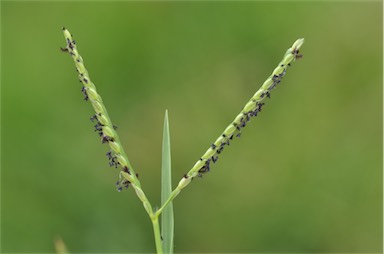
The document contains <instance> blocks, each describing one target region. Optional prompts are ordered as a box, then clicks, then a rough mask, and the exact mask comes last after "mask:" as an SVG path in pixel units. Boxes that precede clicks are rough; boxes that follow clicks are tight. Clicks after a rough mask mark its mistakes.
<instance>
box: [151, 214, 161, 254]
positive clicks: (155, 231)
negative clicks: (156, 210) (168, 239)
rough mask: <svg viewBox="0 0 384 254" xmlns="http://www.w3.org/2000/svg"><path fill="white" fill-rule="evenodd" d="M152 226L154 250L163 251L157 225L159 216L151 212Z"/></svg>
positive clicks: (159, 252)
mask: <svg viewBox="0 0 384 254" xmlns="http://www.w3.org/2000/svg"><path fill="white" fill-rule="evenodd" d="M150 217H151V221H152V226H153V235H154V237H155V245H156V252H157V253H158V254H162V253H163V246H162V241H161V233H160V225H159V216H158V215H156V214H152V215H151V216H150Z"/></svg>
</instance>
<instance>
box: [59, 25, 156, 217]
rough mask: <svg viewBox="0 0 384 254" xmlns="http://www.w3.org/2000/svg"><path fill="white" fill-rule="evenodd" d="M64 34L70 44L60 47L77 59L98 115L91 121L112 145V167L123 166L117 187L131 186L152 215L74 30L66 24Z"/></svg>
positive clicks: (85, 92) (85, 89) (84, 89)
mask: <svg viewBox="0 0 384 254" xmlns="http://www.w3.org/2000/svg"><path fill="white" fill-rule="evenodd" d="M63 33H64V37H65V40H66V43H67V45H66V47H65V48H61V50H62V51H63V52H67V53H69V55H70V56H71V57H72V59H73V61H74V62H75V66H76V70H77V72H78V74H79V80H80V82H81V83H82V85H83V86H82V88H81V92H82V93H83V95H84V100H85V101H90V102H91V104H92V107H93V109H94V111H95V114H94V115H93V116H92V117H91V118H90V120H91V121H92V122H93V123H95V126H94V127H95V131H96V132H97V133H98V134H99V136H100V140H101V143H103V144H108V145H109V147H110V151H108V152H107V154H106V155H107V158H108V160H109V165H110V166H111V167H115V168H119V167H120V168H121V171H120V173H119V180H118V181H117V183H116V186H117V190H118V191H121V190H122V189H123V188H128V187H129V186H132V187H133V189H134V190H135V192H136V194H137V196H138V197H139V199H140V200H141V202H143V205H144V208H145V210H146V211H147V213H148V214H149V215H150V216H152V215H153V210H152V206H151V204H150V202H149V201H148V199H147V197H146V196H145V194H144V192H143V190H142V189H141V184H140V181H139V179H138V174H137V173H135V171H134V170H133V168H132V166H131V164H130V162H129V160H128V157H127V155H126V153H125V151H124V149H123V146H122V144H121V142H120V139H119V136H118V135H117V132H116V129H117V127H116V126H115V125H113V124H112V122H111V119H110V118H109V116H108V112H107V110H106V108H105V106H104V103H103V100H102V99H101V96H100V95H99V94H98V93H97V90H96V87H95V85H94V84H93V82H92V81H91V79H90V77H89V74H88V71H87V69H86V68H85V66H84V61H83V58H82V57H81V56H80V55H79V52H78V51H77V46H76V42H75V40H73V39H72V35H71V33H70V32H69V31H68V30H67V29H66V28H64V27H63Z"/></svg>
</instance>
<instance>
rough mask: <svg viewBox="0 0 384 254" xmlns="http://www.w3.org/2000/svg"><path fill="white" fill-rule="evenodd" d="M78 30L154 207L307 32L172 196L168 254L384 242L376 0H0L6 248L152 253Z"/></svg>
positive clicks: (364, 248) (357, 248)
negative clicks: (104, 129)
mask: <svg viewBox="0 0 384 254" xmlns="http://www.w3.org/2000/svg"><path fill="white" fill-rule="evenodd" d="M62 26H66V27H67V28H68V29H69V30H70V31H71V33H72V34H73V35H74V38H75V40H76V41H77V44H78V48H79V51H80V53H81V54H82V56H83V58H84V60H85V64H86V66H87V68H88V70H89V73H90V75H91V78H92V80H93V81H94V83H95V84H96V86H97V88H98V91H99V92H100V94H101V95H102V97H103V99H104V102H105V104H106V106H107V108H108V111H109V114H110V116H111V118H112V120H113V122H114V123H115V124H116V125H117V126H119V129H118V131H119V134H120V137H121V138H122V142H123V144H124V146H125V148H126V151H127V154H128V156H129V158H130V160H131V162H132V164H133V166H134V167H135V169H136V171H137V172H138V173H139V174H140V179H141V181H142V185H143V188H144V190H145V191H146V193H147V195H148V197H149V198H150V200H151V202H152V204H153V205H159V200H160V193H159V190H160V184H159V183H160V165H161V135H162V126H163V123H162V121H163V116H164V112H165V110H166V109H168V110H169V114H170V130H171V142H172V161H173V165H172V167H173V181H174V185H176V183H177V182H178V181H179V180H180V178H181V177H182V176H183V174H184V173H186V172H187V171H188V170H189V169H190V168H191V166H192V165H193V164H194V163H195V161H196V160H197V159H198V158H199V157H200V156H201V155H202V153H203V152H204V151H205V150H206V149H207V148H208V146H209V145H210V144H211V143H212V141H214V140H215V139H216V137H217V136H218V135H220V134H221V132H222V131H223V130H224V128H225V127H226V126H227V125H228V124H229V123H230V122H231V121H232V119H233V118H234V117H235V115H236V114H237V113H238V112H239V111H240V110H241V108H242V107H243V105H244V104H245V102H246V101H247V100H248V99H249V98H250V97H251V96H252V95H253V93H254V92H255V91H256V90H257V89H258V88H259V86H260V85H261V84H262V82H263V81H264V80H265V79H266V78H267V77H268V76H269V75H270V73H271V72H272V70H273V69H274V68H275V66H276V65H277V63H278V62H279V61H280V60H281V59H282V56H283V55H284V53H285V51H286V49H287V48H288V47H290V46H291V45H292V43H293V42H294V41H295V40H296V39H297V38H301V37H304V38H305V40H306V42H305V44H304V46H303V48H302V52H303V54H304V58H303V59H302V60H300V61H298V62H296V63H294V65H293V67H292V68H290V69H289V70H288V73H287V75H286V76H285V78H284V80H283V82H282V83H281V85H280V86H279V87H278V88H277V89H276V90H274V91H273V92H272V96H271V97H272V98H271V99H270V100H268V101H267V104H266V107H265V108H264V110H263V112H262V113H261V114H260V115H259V116H258V117H257V118H255V119H253V120H252V121H251V123H250V124H249V125H248V127H247V128H246V129H245V130H244V132H243V135H242V137H241V138H240V139H237V140H235V142H233V143H232V145H231V147H230V148H228V149H226V150H225V151H224V153H223V154H222V156H221V158H220V160H219V162H218V164H216V165H215V166H214V167H213V169H212V171H211V172H210V173H209V174H207V175H205V176H204V178H203V179H196V180H194V181H193V182H192V184H191V185H190V186H189V187H188V188H186V189H185V191H183V193H182V194H181V195H180V196H179V197H178V198H177V199H176V200H175V202H174V208H175V251H176V252H274V253H277V252H301V253H303V252H308V253H310V252H312V253H314V252H323V253H336V252H344V253H358V252H377V253H378V252H381V251H382V237H383V234H382V225H383V223H382V222H383V221H382V207H383V206H382V198H383V195H382V180H383V175H382V161H383V160H382V152H383V150H382V141H383V136H382V122H383V118H382V117H383V111H382V95H383V92H382V82H383V80H382V77H383V75H382V67H383V66H382V56H383V51H382V38H383V32H382V3H381V2H379V1H377V2H360V3H358V2H323V3H322V2H303V1H299V2H275V1H273V2H248V1H244V2H230V1H228V2H216V1H213V2H204V1H201V2H174V1H169V2H152V1H148V2H135V1H134V2H73V1H71V2H12V1H9V2H4V1H2V2H1V35H2V39H1V46H2V48H1V53H2V55H1V60H2V62H1V85H2V86H1V89H2V90H1V113H2V118H1V127H2V128H1V131H2V132H1V134H2V135H1V158H2V161H1V251H2V252H35V253H38V252H39V253H44V252H45V253H47V252H54V245H53V240H54V239H55V238H56V237H61V238H62V239H63V240H64V241H65V243H66V245H67V247H68V248H69V250H70V251H71V252H72V253H75V252H83V253H90V252H98V253H117V252H120V253H121V252H153V251H154V250H155V248H154V243H153V234H152V226H151V223H150V220H149V219H148V217H147V215H146V213H145V211H144V209H143V207H142V205H141V203H140V202H139V200H138V199H137V197H136V196H135V194H134V192H133V191H132V189H129V190H127V191H123V192H121V193H118V192H116V190H115V186H114V183H115V181H116V180H117V175H118V170H115V169H111V168H109V167H108V162H107V159H106V157H105V156H104V154H105V153H106V152H107V150H108V149H107V147H106V146H105V145H101V142H100V140H99V138H98V136H97V134H95V133H94V132H93V126H92V123H91V122H90V121H89V117H90V116H91V115H92V109H91V105H90V104H89V103H86V102H84V101H83V96H82V94H81V92H80V89H81V85H80V84H79V82H78V79H77V73H76V71H75V67H74V64H73V62H72V59H71V58H70V57H69V56H68V55H66V54H63V53H61V52H60V50H59V47H60V46H65V41H64V38H63V35H62V31H61V27H62Z"/></svg>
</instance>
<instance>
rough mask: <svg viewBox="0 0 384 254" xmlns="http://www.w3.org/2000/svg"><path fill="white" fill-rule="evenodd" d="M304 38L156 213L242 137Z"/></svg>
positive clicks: (296, 44)
mask: <svg viewBox="0 0 384 254" xmlns="http://www.w3.org/2000/svg"><path fill="white" fill-rule="evenodd" d="M303 43H304V39H303V38H302V39H298V40H296V41H295V42H294V43H293V45H292V47H290V48H289V49H288V50H287V51H286V53H285V55H284V57H283V60H281V62H280V63H279V64H278V65H277V67H276V68H275V69H274V70H273V72H272V74H271V75H270V76H269V77H268V78H267V80H266V81H265V82H264V83H263V85H262V86H261V88H260V89H259V90H258V91H257V92H256V93H255V94H254V95H253V96H252V98H251V99H250V100H249V101H248V102H247V103H246V104H245V106H244V108H243V110H242V111H241V112H240V113H239V114H238V115H237V116H236V117H235V119H234V120H233V121H232V122H231V123H230V124H229V125H228V127H227V128H226V129H225V130H224V132H223V133H222V134H221V135H220V136H219V137H218V138H217V139H216V141H215V142H214V143H212V144H211V146H210V147H209V148H208V150H207V151H206V152H205V153H204V155H203V156H202V157H201V158H200V159H199V160H198V161H197V162H196V163H195V165H194V166H193V167H192V169H190V170H189V171H188V173H187V174H185V175H184V177H183V178H182V179H181V180H180V182H179V184H178V185H177V187H176V188H175V189H174V190H173V191H172V193H171V195H170V196H169V198H168V200H167V201H165V202H164V204H163V205H162V206H161V207H160V208H159V209H158V210H157V211H156V213H155V214H161V212H162V211H163V210H164V208H165V207H166V206H167V205H168V204H169V203H171V201H173V200H174V199H175V198H176V197H177V195H179V193H180V192H181V190H182V189H184V188H185V187H186V186H188V184H189V183H190V182H191V181H192V179H193V178H195V177H196V176H202V174H204V173H207V172H209V170H210V165H211V163H216V161H217V160H218V156H219V154H220V153H221V152H222V151H223V150H224V148H225V147H226V146H229V144H230V142H231V141H232V140H233V138H234V136H236V137H240V135H241V130H242V128H244V127H245V126H246V124H247V123H248V122H249V121H250V119H251V117H255V116H257V114H258V113H259V112H260V111H261V109H262V107H263V105H264V104H265V103H263V102H262V101H263V100H264V99H265V98H270V92H271V90H272V89H273V88H275V87H276V86H277V85H278V84H279V83H280V81H281V80H282V78H283V77H284V75H285V74H286V71H287V69H288V67H289V66H291V63H292V62H294V61H295V60H296V59H298V58H301V57H302V55H301V54H299V49H300V47H301V46H302V45H303Z"/></svg>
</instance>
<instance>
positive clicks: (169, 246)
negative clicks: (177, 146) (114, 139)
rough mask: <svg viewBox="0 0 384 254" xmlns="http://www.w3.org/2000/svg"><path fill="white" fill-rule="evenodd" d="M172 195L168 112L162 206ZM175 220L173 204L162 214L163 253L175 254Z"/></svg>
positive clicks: (165, 118)
mask: <svg viewBox="0 0 384 254" xmlns="http://www.w3.org/2000/svg"><path fill="white" fill-rule="evenodd" d="M171 193H172V175H171V142H170V132H169V121H168V111H167V110H166V111H165V116H164V127H163V142H162V163H161V204H162V205H163V204H164V203H165V202H166V201H167V199H168V198H169V196H170V195H171ZM173 235H174V218H173V205H172V202H171V203H169V204H168V206H167V207H166V208H165V209H164V210H163V212H162V214H161V236H162V238H163V252H164V253H173Z"/></svg>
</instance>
